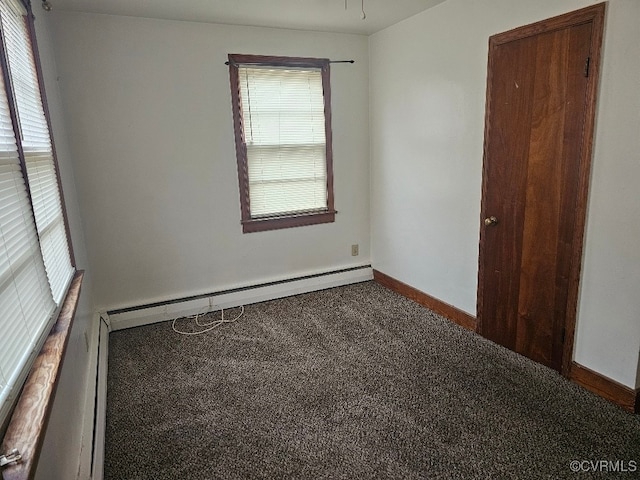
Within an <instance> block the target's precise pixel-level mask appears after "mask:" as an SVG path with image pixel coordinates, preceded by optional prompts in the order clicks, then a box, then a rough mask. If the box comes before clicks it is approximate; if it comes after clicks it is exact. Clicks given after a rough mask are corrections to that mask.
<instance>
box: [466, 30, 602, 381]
mask: <svg viewBox="0 0 640 480" xmlns="http://www.w3.org/2000/svg"><path fill="white" fill-rule="evenodd" d="M592 28H593V22H578V23H577V24H576V25H569V26H566V27H563V28H554V29H550V30H549V31H543V32H542V33H537V34H535V33H534V34H529V35H526V36H524V38H514V39H513V40H510V41H506V42H502V43H499V44H494V45H492V47H491V49H490V56H489V76H488V91H487V125H486V132H485V158H484V166H483V199H482V219H483V220H484V219H489V218H491V217H496V219H497V222H490V221H489V220H487V221H488V224H486V225H485V224H484V222H483V224H482V226H481V235H480V238H481V248H480V266H479V267H480V268H479V270H480V277H479V284H478V320H479V331H480V333H481V334H482V335H484V336H485V337H487V338H489V339H491V340H493V341H495V342H497V343H499V344H501V345H504V346H505V347H507V348H510V349H512V350H515V351H516V352H519V353H521V354H523V355H526V356H528V357H529V358H531V359H533V360H535V361H537V362H540V363H543V364H545V365H548V366H550V367H553V368H556V369H558V370H559V369H560V368H561V366H562V356H563V336H564V334H563V331H564V328H565V320H566V315H567V312H568V311H571V309H570V308H569V309H568V297H569V291H570V277H571V271H572V261H573V258H574V253H575V252H574V249H575V248H576V245H575V244H576V241H575V239H576V238H580V241H581V238H582V237H581V236H579V237H577V236H576V232H575V228H576V225H577V224H578V222H577V219H579V214H580V213H579V212H580V208H579V207H580V206H579V203H578V201H579V197H580V184H579V183H580V178H581V173H582V172H581V169H582V168H585V166H584V165H583V163H585V162H584V155H583V153H584V152H583V147H584V141H585V139H584V136H583V134H584V131H585V125H586V120H587V115H586V114H587V106H588V100H589V98H588V94H587V87H588V82H589V77H588V76H586V74H588V71H586V70H585V66H587V65H588V64H587V63H586V62H588V60H587V59H588V58H589V57H590V55H591V48H592V47H591V45H592ZM587 167H588V163H587ZM580 224H581V222H580ZM579 247H581V245H580V246H579Z"/></svg>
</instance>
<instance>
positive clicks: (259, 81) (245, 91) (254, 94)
mask: <svg viewBox="0 0 640 480" xmlns="http://www.w3.org/2000/svg"><path fill="white" fill-rule="evenodd" d="M229 71H230V79H231V97H232V105H233V119H234V127H235V137H236V155H237V160H238V177H239V184H240V207H241V217H242V228H243V232H244V233H249V232H258V231H264V230H274V229H278V228H289V227H298V226H303V225H313V224H318V223H329V222H333V221H334V220H335V210H334V203H333V168H332V164H333V161H332V148H331V93H330V82H329V60H327V59H315V58H291V57H266V56H258V55H235V54H230V55H229Z"/></svg>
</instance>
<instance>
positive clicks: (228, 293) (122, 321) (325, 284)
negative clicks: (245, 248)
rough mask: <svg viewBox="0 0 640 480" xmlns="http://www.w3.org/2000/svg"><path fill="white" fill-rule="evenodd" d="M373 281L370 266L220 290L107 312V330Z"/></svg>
mask: <svg viewBox="0 0 640 480" xmlns="http://www.w3.org/2000/svg"><path fill="white" fill-rule="evenodd" d="M369 280H373V269H372V268H371V265H363V266H358V267H352V268H345V269H341V270H334V271H330V272H322V273H317V274H311V275H305V276H301V277H295V278H290V279H286V280H278V281H273V282H266V283H260V284H254V285H248V286H243V287H238V288H231V289H227V290H220V291H217V292H211V293H207V294H204V295H197V296H193V297H186V298H179V299H172V300H167V301H164V302H157V303H153V304H147V305H140V306H137V307H128V308H123V309H119V310H110V311H107V312H106V314H107V315H108V318H109V322H110V325H111V330H122V329H125V328H132V327H138V326H141V325H147V324H150V323H156V322H164V321H167V320H173V319H174V318H180V317H184V316H188V315H195V314H197V313H202V312H206V311H215V310H220V309H221V308H233V307H239V306H240V305H249V304H252V303H258V302H265V301H268V300H275V299H277V298H283V297H289V296H291V295H298V294H301V293H308V292H313V291H317V290H324V289H326V288H333V287H339V286H342V285H349V284H352V283H360V282H366V281H369Z"/></svg>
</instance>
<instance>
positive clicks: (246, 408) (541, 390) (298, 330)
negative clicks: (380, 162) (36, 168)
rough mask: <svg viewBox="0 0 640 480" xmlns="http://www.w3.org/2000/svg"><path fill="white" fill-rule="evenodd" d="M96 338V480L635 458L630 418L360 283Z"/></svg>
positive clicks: (532, 470) (437, 472) (482, 471)
mask: <svg viewBox="0 0 640 480" xmlns="http://www.w3.org/2000/svg"><path fill="white" fill-rule="evenodd" d="M229 314H233V312H229ZM182 325H183V326H184V328H187V325H188V323H186V322H185V323H183V324H182ZM110 344H111V345H110V352H109V375H108V402H107V403H108V406H107V439H106V460H105V478H106V479H110V480H126V479H153V480H161V479H249V478H263V479H288V478H297V479H298V478H299V479H317V478H323V479H374V478H381V479H383V478H384V479H386V478H388V479H418V478H451V479H457V478H459V479H475V478H478V479H485V478H486V479H496V478H504V479H507V478H525V479H526V478H535V479H538V478H638V477H639V475H638V472H626V473H625V472H622V473H620V472H618V473H609V474H594V473H580V474H574V473H572V471H571V469H570V462H571V461H573V460H579V461H582V460H589V461H599V460H605V461H608V462H617V461H620V462H624V463H618V464H617V465H618V467H616V466H615V465H616V464H615V463H612V464H609V467H608V468H610V469H613V468H618V469H630V467H632V466H633V463H631V464H629V462H630V461H633V462H637V464H638V467H639V468H640V419H639V418H638V417H637V416H634V415H631V414H627V413H625V412H624V411H622V410H621V409H619V408H618V407H616V406H614V405H612V404H610V403H608V402H606V401H604V400H602V399H601V398H599V397H596V396H595V395H592V394H591V393H589V392H587V391H585V390H583V389H581V388H580V387H578V386H576V385H574V384H572V383H570V382H568V381H566V380H565V379H563V378H562V377H560V376H559V375H558V374H556V373H555V372H554V371H552V370H549V369H547V368H546V367H543V366H541V365H538V364H535V363H533V362H531V361H529V360H528V359H525V358H523V357H521V356H519V355H517V354H515V353H513V352H511V351H508V350H506V349H504V348H502V347H499V346H497V345H495V344H493V343H491V342H489V341H487V340H485V339H483V338H481V337H480V336H478V335H475V334H473V333H470V332H468V331H465V330H463V329H462V328H460V327H458V326H456V325H453V324H451V323H450V322H449V321H447V320H445V319H443V318H441V317H439V316H438V315H436V314H434V313H432V312H430V311H429V310H426V309H424V308H422V307H421V306H419V305H417V304H415V303H413V302H411V301H409V300H407V299H405V298H402V297H400V296H398V295H396V294H395V293H393V292H391V291H389V290H387V289H385V288H383V287H381V286H379V285H377V284H374V283H372V282H368V283H362V284H357V285H351V286H347V287H340V288H335V289H331V290H325V291H321V292H315V293H310V294H305V295H299V296H296V297H290V298H286V299H281V300H274V301H270V302H265V303H261V304H255V305H250V306H248V307H247V308H246V312H245V315H244V316H243V317H242V318H241V319H240V320H239V321H238V322H237V323H235V324H230V325H225V326H223V327H221V328H219V329H216V330H214V331H213V332H210V333H207V334H205V335H202V336H197V337H184V336H179V335H177V334H175V333H174V332H173V331H172V330H171V324H170V323H169V322H165V323H159V324H154V325H149V326H145V327H140V328H134V329H130V330H124V331H118V332H115V333H112V334H111V337H110ZM583 465H585V466H586V464H583ZM600 468H601V467H600Z"/></svg>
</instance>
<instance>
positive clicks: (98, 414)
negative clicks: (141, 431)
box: [91, 313, 109, 480]
mask: <svg viewBox="0 0 640 480" xmlns="http://www.w3.org/2000/svg"><path fill="white" fill-rule="evenodd" d="M102 317H103V318H105V319H107V321H108V316H107V315H106V314H104V313H103V314H102ZM99 329H100V336H99V337H100V345H99V350H98V355H96V357H97V364H98V365H97V366H98V372H97V382H96V397H95V428H94V431H93V463H92V466H91V480H102V478H103V476H104V439H105V429H106V419H107V368H108V364H109V327H108V326H107V324H106V323H105V322H103V321H100V327H99Z"/></svg>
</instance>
